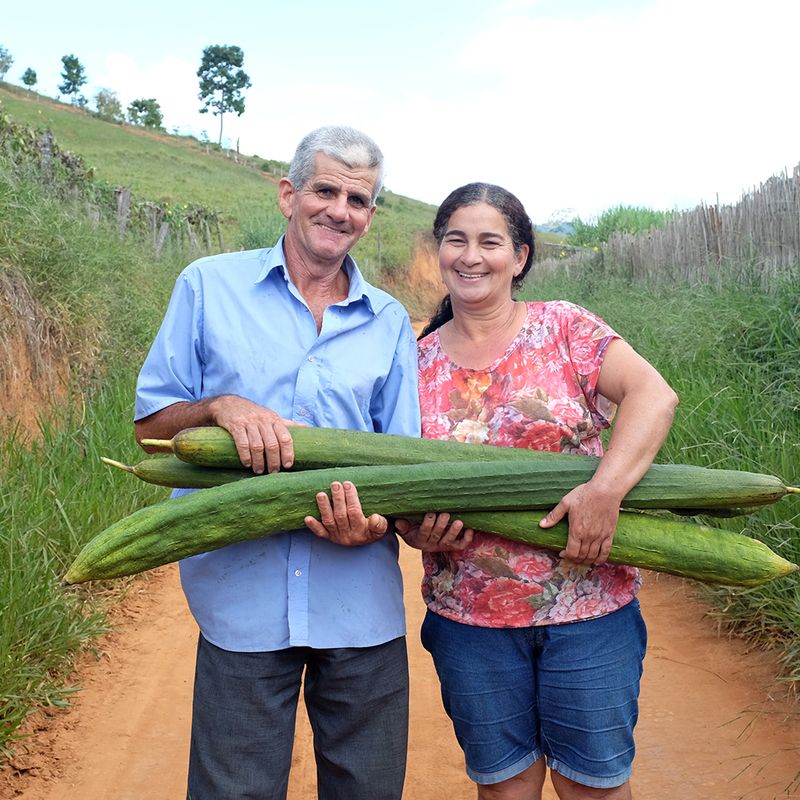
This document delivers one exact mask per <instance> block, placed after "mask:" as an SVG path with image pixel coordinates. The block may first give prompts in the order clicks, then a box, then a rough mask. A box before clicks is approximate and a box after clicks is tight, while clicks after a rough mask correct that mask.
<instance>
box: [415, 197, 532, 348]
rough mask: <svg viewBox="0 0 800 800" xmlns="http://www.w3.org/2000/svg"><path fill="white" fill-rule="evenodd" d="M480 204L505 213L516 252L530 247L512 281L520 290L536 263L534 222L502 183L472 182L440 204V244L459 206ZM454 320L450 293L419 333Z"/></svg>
mask: <svg viewBox="0 0 800 800" xmlns="http://www.w3.org/2000/svg"><path fill="white" fill-rule="evenodd" d="M478 203H486V205H489V206H491V207H492V208H493V209H495V211H498V212H499V213H500V214H502V216H503V218H504V219H505V221H506V225H507V226H508V232H509V234H510V236H511V243H512V245H513V246H514V252H515V253H519V252H520V250H521V249H522V247H523V245H527V246H528V258H527V259H526V261H525V265H524V266H523V267H522V271H521V272H520V273H519V275H517V276H516V277H515V278H514V280H513V281H512V282H511V290H512V291H516V290H518V289H519V288H520V286H522V282H523V281H524V280H525V276H526V275H527V274H528V271H529V270H530V268H531V265H532V264H533V258H534V243H533V223H532V222H531V220H530V217H529V216H528V214H527V212H526V211H525V208H524V206H523V205H522V203H521V202H520V201H519V199H518V198H517V197H516V196H515V195H513V194H511V192H509V191H508V190H507V189H503V187H502V186H495V185H494V184H492V183H468V184H467V185H466V186H461V187H459V188H458V189H456V190H455V191H452V192H450V194H449V195H447V197H446V198H445V199H444V202H443V203H442V204H441V205H440V206H439V210H438V211H437V212H436V218H435V219H434V220H433V238H434V239H436V244H437V245H441V243H442V239H444V235H445V233H446V232H447V225H448V223H449V222H450V217H452V216H453V214H454V213H455V212H456V211H458V209H459V208H464V206H474V205H477V204H478ZM451 319H453V306H452V303H451V302H450V295H449V294H446V295H445V296H444V297H443V298H442V301H441V302H440V303H439V306H438V308H437V309H436V311H435V312H434V314H433V316H432V317H431V318H430V320H429V321H428V324H427V325H426V326H425V328H424V329H423V331H422V333H421V334H420V335H419V338H420V339H422V337H423V336H427V335H428V334H429V333H431V332H432V331H435V330H436V329H437V328H440V327H441V326H442V325H444V323H445V322H447V321H448V320H451Z"/></svg>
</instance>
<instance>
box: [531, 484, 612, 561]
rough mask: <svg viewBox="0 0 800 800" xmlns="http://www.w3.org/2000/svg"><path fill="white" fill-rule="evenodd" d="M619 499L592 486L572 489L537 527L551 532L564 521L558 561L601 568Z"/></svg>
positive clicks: (609, 540) (600, 488)
mask: <svg viewBox="0 0 800 800" xmlns="http://www.w3.org/2000/svg"><path fill="white" fill-rule="evenodd" d="M619 507H620V498H619V497H618V496H617V494H615V493H611V492H609V491H607V490H605V489H603V488H602V487H599V486H593V485H592V482H591V481H589V482H588V483H583V484H581V485H580V486H576V487H575V488H574V489H573V490H572V491H571V492H569V493H568V494H566V495H564V497H563V498H562V499H561V502H560V503H559V504H558V505H557V506H556V507H555V508H554V509H553V510H552V511H551V512H550V513H549V514H548V515H547V516H546V517H545V518H544V519H543V520H542V521H541V522H540V523H539V525H540V526H541V527H542V528H552V527H553V525H555V524H556V523H557V522H560V521H561V520H562V519H563V518H564V517H568V519H567V524H568V526H569V534H568V537H567V546H566V547H565V548H564V549H563V550H562V551H561V552H560V553H559V556H560V557H561V558H566V559H569V560H570V561H574V562H575V563H576V564H603V563H604V562H605V561H607V560H608V554H609V553H610V552H611V545H612V543H613V541H614V532H615V531H616V528H617V521H618V519H619Z"/></svg>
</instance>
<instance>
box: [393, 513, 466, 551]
mask: <svg viewBox="0 0 800 800" xmlns="http://www.w3.org/2000/svg"><path fill="white" fill-rule="evenodd" d="M394 524H395V529H396V530H397V533H398V535H399V536H400V538H401V539H402V540H403V541H404V542H405V543H406V544H407V545H408V546H409V547H413V548H415V549H416V550H422V551H423V552H425V553H442V552H447V551H452V550H464V549H465V548H466V547H468V546H469V544H470V543H471V542H472V537H473V534H474V531H473V530H472V528H465V527H464V523H463V522H462V521H461V520H460V519H457V520H454V521H453V522H452V523H451V522H450V515H449V514H447V513H441V514H434V513H432V512H431V513H428V514H426V515H425V516H424V517H423V518H422V521H421V522H414V521H412V520H408V519H397V520H395V523H394Z"/></svg>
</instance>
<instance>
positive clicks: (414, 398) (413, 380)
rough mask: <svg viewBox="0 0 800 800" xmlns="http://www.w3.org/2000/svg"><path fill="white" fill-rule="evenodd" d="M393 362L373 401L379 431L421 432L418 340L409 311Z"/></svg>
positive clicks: (408, 433) (416, 434) (373, 413)
mask: <svg viewBox="0 0 800 800" xmlns="http://www.w3.org/2000/svg"><path fill="white" fill-rule="evenodd" d="M402 315H403V321H402V325H401V329H400V335H399V336H398V338H397V346H396V347H395V352H394V358H393V359H392V366H391V368H390V370H389V373H388V375H387V376H386V380H385V381H384V382H383V386H382V387H381V388H380V390H379V391H378V392H377V393H376V395H375V397H374V398H373V402H372V405H371V409H370V411H371V415H372V420H373V425H374V429H375V430H376V431H377V432H379V433H397V434H401V435H403V436H415V437H417V436H419V435H420V412H419V395H418V394H417V386H418V377H417V375H418V370H417V342H416V338H415V336H414V331H413V329H412V327H411V322H410V321H409V319H408V315H407V314H406V313H405V311H403V312H402Z"/></svg>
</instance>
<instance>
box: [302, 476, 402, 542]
mask: <svg viewBox="0 0 800 800" xmlns="http://www.w3.org/2000/svg"><path fill="white" fill-rule="evenodd" d="M331 499H332V501H333V502H331ZM316 500H317V508H319V513H320V520H321V521H320V520H317V519H315V518H314V517H306V518H305V524H306V527H307V528H308V529H309V530H310V531H311V532H312V533H314V534H316V535H317V536H319V537H320V538H322V539H328V540H329V541H331V542H333V543H334V544H340V545H343V546H344V547H357V546H359V545H362V544H370V543H371V542H375V541H377V540H378V539H380V538H381V537H382V536H384V535H385V534H386V533H387V532H388V530H389V520H387V519H386V517H382V516H381V515H380V514H371V515H370V516H369V517H365V516H364V512H363V511H362V510H361V501H360V500H359V499H358V492H357V491H356V487H355V486H354V485H353V484H352V483H350V481H344V482H343V483H339V481H334V482H333V483H332V484H331V496H330V497H328V495H327V494H326V493H325V492H319V494H317V497H316Z"/></svg>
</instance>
